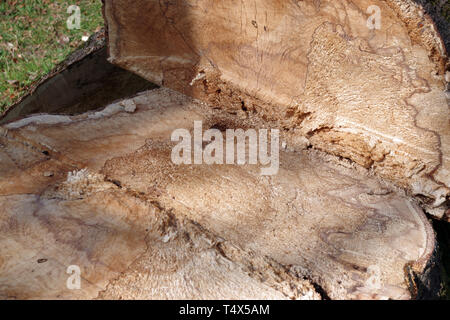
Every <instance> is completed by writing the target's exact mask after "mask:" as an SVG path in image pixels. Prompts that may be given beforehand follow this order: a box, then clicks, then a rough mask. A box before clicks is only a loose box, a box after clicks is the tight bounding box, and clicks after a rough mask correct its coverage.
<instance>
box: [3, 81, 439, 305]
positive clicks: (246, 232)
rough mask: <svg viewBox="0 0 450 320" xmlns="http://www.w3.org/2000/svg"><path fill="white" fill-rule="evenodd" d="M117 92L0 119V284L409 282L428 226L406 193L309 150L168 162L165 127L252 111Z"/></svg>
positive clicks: (19, 293) (222, 286) (301, 292)
mask: <svg viewBox="0 0 450 320" xmlns="http://www.w3.org/2000/svg"><path fill="white" fill-rule="evenodd" d="M130 101H132V102H131V104H133V105H135V106H136V107H137V108H136V110H135V111H134V112H133V113H130V112H126V111H125V108H124V107H123V106H122V105H121V104H120V103H117V104H113V105H110V106H108V107H107V108H105V109H104V110H102V111H97V112H94V111H92V112H89V113H86V114H83V115H79V116H51V115H37V116H33V117H29V118H25V119H23V120H20V121H17V122H14V123H10V124H8V125H5V126H3V127H1V135H0V144H1V146H2V148H1V149H0V159H1V161H0V164H1V167H0V174H1V179H0V195H1V196H0V207H1V212H2V215H1V219H0V228H1V230H2V232H1V237H0V257H1V260H0V275H1V276H0V296H1V297H2V298H18V299H21V298H33V299H34V298H96V297H98V298H117V299H118V298H145V299H151V298H153V299H156V298H158V299H160V298H164V299H200V298H203V299H212V298H214V299H221V298H227V299H243V298H253V299H256V298H258V299H259V298H261V299H263V298H264V299H265V298H274V299H279V298H304V299H315V298H324V297H329V298H333V299H363V298H370V299H372V298H374V299H385V298H392V299H408V298H411V297H415V294H416V292H415V291H414V290H416V289H414V288H415V286H417V283H416V280H415V279H416V277H415V275H421V274H424V273H425V272H426V270H428V266H427V264H428V263H429V262H430V261H432V259H434V258H433V254H434V246H435V245H434V234H433V230H432V229H431V227H430V224H429V222H428V221H427V219H426V217H425V215H424V213H423V211H422V210H421V209H420V208H419V207H418V206H417V205H416V204H414V202H412V201H411V200H410V199H409V198H408V197H407V196H406V195H405V194H404V192H402V191H401V190H399V189H398V188H395V187H393V186H391V185H389V184H387V183H385V182H383V181H381V180H379V179H377V178H376V177H373V176H369V175H368V173H367V172H366V171H365V170H363V169H362V168H357V167H356V166H354V165H352V164H350V163H347V165H346V166H345V165H343V164H341V165H339V164H336V163H335V162H334V161H333V160H332V158H331V157H330V156H327V155H325V154H321V153H320V152H317V151H313V150H304V151H302V152H294V151H288V150H285V151H283V152H282V154H281V162H280V170H279V173H278V174H277V175H274V176H261V175H260V171H259V167H258V166H254V165H243V166H235V165H211V166H208V165H203V166H197V165H181V166H178V165H175V164H173V163H172V162H171V159H170V154H171V148H172V147H173V146H174V145H175V143H173V142H171V140H170V136H171V132H172V131H173V128H186V129H190V130H192V126H193V121H194V120H196V121H203V123H204V127H205V129H206V128H210V127H214V128H221V127H228V128H249V127H251V128H264V126H265V123H264V122H263V121H261V120H259V119H258V118H257V117H249V118H247V119H242V118H240V117H238V116H232V115H230V114H229V113H227V112H224V111H221V110H214V109H212V108H210V107H209V106H207V105H203V104H200V103H198V102H195V101H193V100H191V99H188V98H187V97H186V96H183V95H181V94H179V93H175V92H173V91H170V90H168V89H157V90H153V91H149V92H146V93H143V94H141V95H139V96H137V97H135V98H133V99H131V100H125V101H122V104H123V105H130ZM71 265H76V266H79V267H80V269H81V275H82V281H81V290H69V289H68V288H67V286H66V280H67V279H68V277H69V275H67V274H66V269H67V268H68V267H69V266H71ZM421 281H424V280H421ZM438 287H439V285H438V284H437V286H436V284H433V286H432V287H431V288H428V289H427V290H434V289H436V288H438ZM319 288H320V289H319ZM433 288H434V289H433ZM411 290H412V291H411Z"/></svg>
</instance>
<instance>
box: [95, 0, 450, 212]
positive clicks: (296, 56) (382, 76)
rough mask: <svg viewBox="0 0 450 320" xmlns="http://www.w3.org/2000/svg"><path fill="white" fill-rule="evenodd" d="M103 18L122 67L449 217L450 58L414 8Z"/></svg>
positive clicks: (245, 6) (108, 14)
mask: <svg viewBox="0 0 450 320" xmlns="http://www.w3.org/2000/svg"><path fill="white" fill-rule="evenodd" d="M371 5H376V6H378V7H379V8H380V10H381V25H380V26H381V28H380V29H379V30H376V29H375V30H371V29H369V28H368V27H367V20H368V19H369V16H370V14H368V13H367V9H368V7H369V6H371ZM104 14H105V18H106V22H107V25H108V36H109V49H110V61H112V62H113V63H115V64H117V65H119V66H122V67H124V68H126V69H128V70H131V71H133V72H136V73H137V74H139V75H141V76H143V77H145V78H147V79H149V80H151V81H153V82H155V83H157V84H160V85H164V86H167V87H170V88H173V89H175V90H178V91H180V92H183V93H185V94H188V95H191V96H193V97H196V98H199V99H201V100H203V101H207V102H208V103H210V104H211V105H213V106H214V107H220V108H224V109H228V110H240V109H243V110H245V111H246V112H247V113H256V114H258V115H259V116H260V117H262V118H264V119H265V120H272V121H274V126H277V127H282V128H284V129H285V130H286V131H287V132H289V133H291V134H292V136H293V137H294V138H293V139H292V140H291V141H292V143H294V145H296V146H300V145H299V144H296V143H295V141H297V140H298V138H299V137H304V138H306V139H307V141H308V142H307V143H308V144H310V145H312V146H313V147H314V148H315V149H319V150H323V151H326V152H328V153H331V154H334V155H337V156H340V157H344V158H348V159H351V160H352V161H354V162H355V163H357V164H359V165H362V166H364V167H366V168H370V169H371V170H372V171H373V172H375V173H376V174H377V175H379V176H381V177H383V178H385V179H388V180H390V181H393V182H395V183H396V184H397V185H399V186H401V187H403V188H406V189H407V190H408V192H409V193H410V194H412V195H414V196H417V198H418V199H420V200H421V201H422V205H423V206H424V207H425V208H426V209H427V211H428V212H429V213H431V214H433V215H435V216H436V217H439V218H444V219H449V217H450V210H448V207H447V206H448V200H447V202H446V199H448V197H449V186H450V124H449V119H450V117H449V106H448V100H447V97H446V94H445V92H444V91H445V90H446V85H447V83H446V81H445V79H444V77H445V72H446V65H447V56H446V52H445V47H444V44H443V42H442V40H441V39H440V37H439V35H438V33H437V31H436V28H435V25H434V24H433V21H432V20H431V19H430V18H429V17H428V16H427V15H425V14H424V13H423V10H422V8H421V7H420V6H419V5H417V4H415V3H414V2H413V1H411V0H389V1H379V0H357V1H355V0H353V1H347V0H345V1H331V0H321V1H317V0H305V1H281V0H256V1H253V2H245V1H243V2H237V1H232V0H225V1H213V0H200V1H185V0H175V1H165V0H162V1H156V0H136V1H132V2H130V1H125V0H105V7H104ZM296 139H297V140H296ZM301 141H303V142H302V144H301V146H304V145H305V143H304V140H301ZM446 210H447V211H446Z"/></svg>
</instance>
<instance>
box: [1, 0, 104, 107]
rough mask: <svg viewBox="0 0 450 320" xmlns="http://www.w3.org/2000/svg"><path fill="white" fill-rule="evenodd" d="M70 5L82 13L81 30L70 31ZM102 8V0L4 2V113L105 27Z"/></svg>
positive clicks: (6, 0) (2, 77) (14, 0)
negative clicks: (31, 87) (68, 24)
mask: <svg viewBox="0 0 450 320" xmlns="http://www.w3.org/2000/svg"><path fill="white" fill-rule="evenodd" d="M70 5H77V6H79V7H80V9H81V25H80V27H81V28H80V29H73V30H69V29H68V27H67V19H68V18H69V17H70V16H71V14H69V13H67V8H68V7H69V6H70ZM101 7H102V4H101V1H100V0H78V1H76V0H1V1H0V112H2V111H3V110H4V109H5V108H6V107H7V106H9V105H11V104H12V103H14V102H15V101H17V100H18V99H19V98H20V97H21V96H22V95H23V94H24V93H25V92H26V89H27V88H28V86H29V85H30V84H31V83H33V82H34V81H36V80H38V79H39V78H40V77H42V76H43V75H45V74H47V73H48V72H50V71H51V70H52V69H53V68H54V67H55V65H57V64H58V63H60V62H62V61H63V60H64V59H65V58H66V57H67V56H68V55H69V54H70V53H71V52H73V51H74V50H75V49H76V48H77V47H79V46H80V45H81V44H82V43H83V41H82V36H90V35H91V34H92V33H93V32H95V31H98V30H99V29H100V28H101V27H102V26H103V17H102V10H101ZM72 14H73V13H72Z"/></svg>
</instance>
